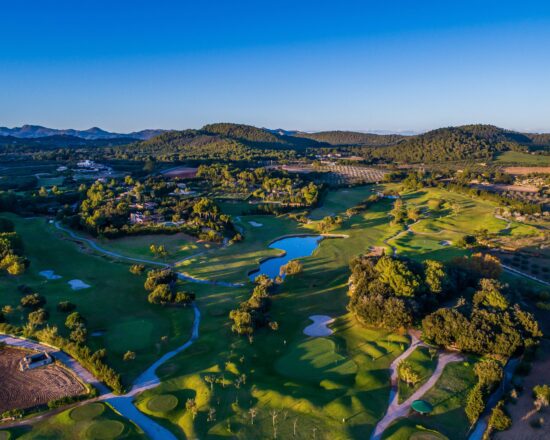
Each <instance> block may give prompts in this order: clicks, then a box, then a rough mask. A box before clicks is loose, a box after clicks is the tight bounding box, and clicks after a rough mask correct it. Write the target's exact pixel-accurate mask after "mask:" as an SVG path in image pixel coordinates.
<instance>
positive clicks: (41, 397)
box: [0, 347, 86, 414]
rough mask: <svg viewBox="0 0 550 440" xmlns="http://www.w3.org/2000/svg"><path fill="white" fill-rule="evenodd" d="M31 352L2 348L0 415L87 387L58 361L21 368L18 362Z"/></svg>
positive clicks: (41, 403)
mask: <svg viewBox="0 0 550 440" xmlns="http://www.w3.org/2000/svg"><path fill="white" fill-rule="evenodd" d="M29 353H31V352H29V351H24V350H18V349H15V348H9V347H6V348H4V349H0V371H2V375H1V376H0V414H1V413H3V412H4V411H8V410H12V409H25V408H30V407H33V406H37V405H43V404H46V403H48V402H49V401H51V400H56V399H60V398H62V397H66V396H76V395H78V394H81V393H83V392H84V391H85V390H86V389H85V388H84V386H83V385H82V384H81V383H80V382H79V380H78V379H77V378H76V377H75V376H74V375H73V374H72V373H71V372H70V371H68V370H67V369H66V368H63V367H61V366H59V365H56V364H50V365H46V366H44V367H40V368H36V369H33V370H28V371H24V372H22V371H19V361H20V360H21V358H23V356H25V355H27V354H29Z"/></svg>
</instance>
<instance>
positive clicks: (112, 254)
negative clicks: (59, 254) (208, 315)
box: [55, 222, 244, 287]
mask: <svg viewBox="0 0 550 440" xmlns="http://www.w3.org/2000/svg"><path fill="white" fill-rule="evenodd" d="M55 227H56V228H57V229H59V230H60V231H63V232H65V233H67V234H69V236H71V237H72V238H74V239H75V240H78V241H81V242H84V243H86V244H87V245H88V246H90V247H91V248H92V249H93V250H95V251H97V252H99V253H102V254H104V255H107V256H109V257H113V258H117V259H121V260H128V261H135V262H136V263H144V264H151V265H155V266H160V267H165V268H171V269H174V270H175V271H176V273H177V275H178V278H179V279H180V280H183V281H191V282H193V283H198V284H209V285H212V286H222V287H242V286H244V283H228V282H225V281H212V280H206V279H202V278H196V277H193V276H191V275H189V274H187V273H184V272H179V271H177V269H176V268H175V266H174V265H171V264H168V263H162V262H160V261H154V260H147V259H144V258H135V257H129V256H127V255H122V254H119V253H118V252H113V251H110V250H108V249H105V248H103V247H101V246H100V245H99V244H97V242H96V241H94V240H92V239H91V238H86V237H82V236H80V235H78V234H76V233H75V232H74V231H72V230H71V229H68V228H65V227H63V226H61V224H60V223H59V222H55ZM204 253H205V252H199V253H197V254H193V255H189V256H187V257H185V258H183V259H182V260H179V261H177V262H176V263H175V265H177V264H179V263H181V262H183V261H185V260H189V259H191V258H195V257H198V256H200V255H203V254H204Z"/></svg>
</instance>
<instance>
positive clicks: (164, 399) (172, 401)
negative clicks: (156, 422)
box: [147, 394, 178, 413]
mask: <svg viewBox="0 0 550 440" xmlns="http://www.w3.org/2000/svg"><path fill="white" fill-rule="evenodd" d="M177 405H178V398H177V397H176V396H174V395H172V394H161V395H159V396H154V397H151V399H149V401H148V402H147V409H148V410H149V411H152V412H158V413H165V412H168V411H172V410H173V409H174V408H175V407H176V406H177Z"/></svg>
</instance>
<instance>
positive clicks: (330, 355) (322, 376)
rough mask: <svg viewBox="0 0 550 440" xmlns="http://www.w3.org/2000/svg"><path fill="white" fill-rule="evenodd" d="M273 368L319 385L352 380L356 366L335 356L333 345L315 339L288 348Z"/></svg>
mask: <svg viewBox="0 0 550 440" xmlns="http://www.w3.org/2000/svg"><path fill="white" fill-rule="evenodd" d="M275 368H276V369H277V371H279V372H280V373H281V374H283V375H285V376H287V377H292V378H293V379H301V380H307V381H314V382H318V383H319V382H321V381H322V380H329V381H332V382H336V383H341V382H342V380H352V379H353V376H354V375H355V373H356V372H357V365H356V364H355V362H353V361H351V360H348V359H346V358H345V357H343V356H341V355H340V354H338V353H337V352H336V344H335V343H334V341H332V340H331V339H328V338H315V339H311V340H308V341H305V342H302V343H301V344H297V345H294V346H292V347H290V349H289V351H288V352H287V354H285V355H284V356H283V357H281V358H280V359H279V360H278V361H277V362H276V364H275Z"/></svg>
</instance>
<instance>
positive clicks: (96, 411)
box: [70, 403, 105, 422]
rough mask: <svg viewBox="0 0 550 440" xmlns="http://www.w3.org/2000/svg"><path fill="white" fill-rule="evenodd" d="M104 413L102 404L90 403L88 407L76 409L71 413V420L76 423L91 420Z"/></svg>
mask: <svg viewBox="0 0 550 440" xmlns="http://www.w3.org/2000/svg"><path fill="white" fill-rule="evenodd" d="M103 411H105V406H104V405H103V404H102V403H90V404H88V405H84V406H79V407H76V408H75V409H73V410H72V411H71V414H70V415H71V419H73V420H74V421H76V422H80V421H82V420H91V419H94V418H96V417H97V416H99V415H100V414H102V413H103Z"/></svg>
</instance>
